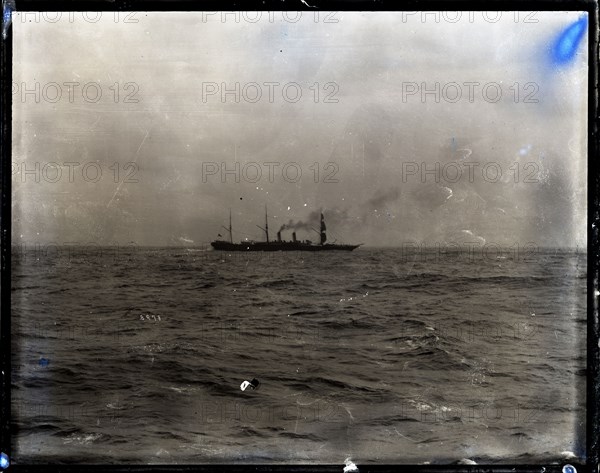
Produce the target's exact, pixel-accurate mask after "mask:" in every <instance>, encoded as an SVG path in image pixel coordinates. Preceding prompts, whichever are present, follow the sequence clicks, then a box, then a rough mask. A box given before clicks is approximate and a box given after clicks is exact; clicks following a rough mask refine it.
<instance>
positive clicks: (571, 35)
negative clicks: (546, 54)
mask: <svg viewBox="0 0 600 473" xmlns="http://www.w3.org/2000/svg"><path fill="white" fill-rule="evenodd" d="M587 25H588V20H587V16H582V17H581V18H580V19H579V20H577V21H576V22H575V23H573V24H572V25H571V26H569V27H568V28H566V29H565V30H563V32H562V33H561V34H560V36H559V37H558V38H557V39H556V41H555V43H554V45H553V46H552V51H551V53H552V62H554V64H556V65H561V64H566V63H568V62H570V61H571V60H572V59H573V58H574V57H575V53H576V52H577V48H578V47H579V43H580V42H581V39H582V38H583V36H584V35H585V32H586V31H587Z"/></svg>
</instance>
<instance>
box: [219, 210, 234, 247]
mask: <svg viewBox="0 0 600 473" xmlns="http://www.w3.org/2000/svg"><path fill="white" fill-rule="evenodd" d="M221 227H223V228H224V229H225V230H227V231H228V232H229V241H230V242H231V243H233V231H232V229H231V209H229V228H227V227H225V226H224V225H221Z"/></svg>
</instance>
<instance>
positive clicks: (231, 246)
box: [211, 240, 360, 251]
mask: <svg viewBox="0 0 600 473" xmlns="http://www.w3.org/2000/svg"><path fill="white" fill-rule="evenodd" d="M211 246H212V247H213V248H214V249H215V250H219V251H352V250H355V249H356V248H358V247H359V246H360V245H336V244H333V243H326V244H324V245H313V244H308V243H303V242H299V241H298V242H293V241H282V242H279V241H271V242H269V243H267V242H265V241H253V242H248V243H230V242H228V241H220V240H217V241H213V242H212V243H211Z"/></svg>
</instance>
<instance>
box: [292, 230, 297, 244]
mask: <svg viewBox="0 0 600 473" xmlns="http://www.w3.org/2000/svg"><path fill="white" fill-rule="evenodd" d="M292 240H294V243H296V232H293V233H292Z"/></svg>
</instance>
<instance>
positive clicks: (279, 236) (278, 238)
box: [277, 232, 281, 243]
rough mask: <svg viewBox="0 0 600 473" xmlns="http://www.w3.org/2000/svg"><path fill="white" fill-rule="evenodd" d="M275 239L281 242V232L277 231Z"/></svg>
mask: <svg viewBox="0 0 600 473" xmlns="http://www.w3.org/2000/svg"><path fill="white" fill-rule="evenodd" d="M277 241H278V242H279V243H281V232H277Z"/></svg>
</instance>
